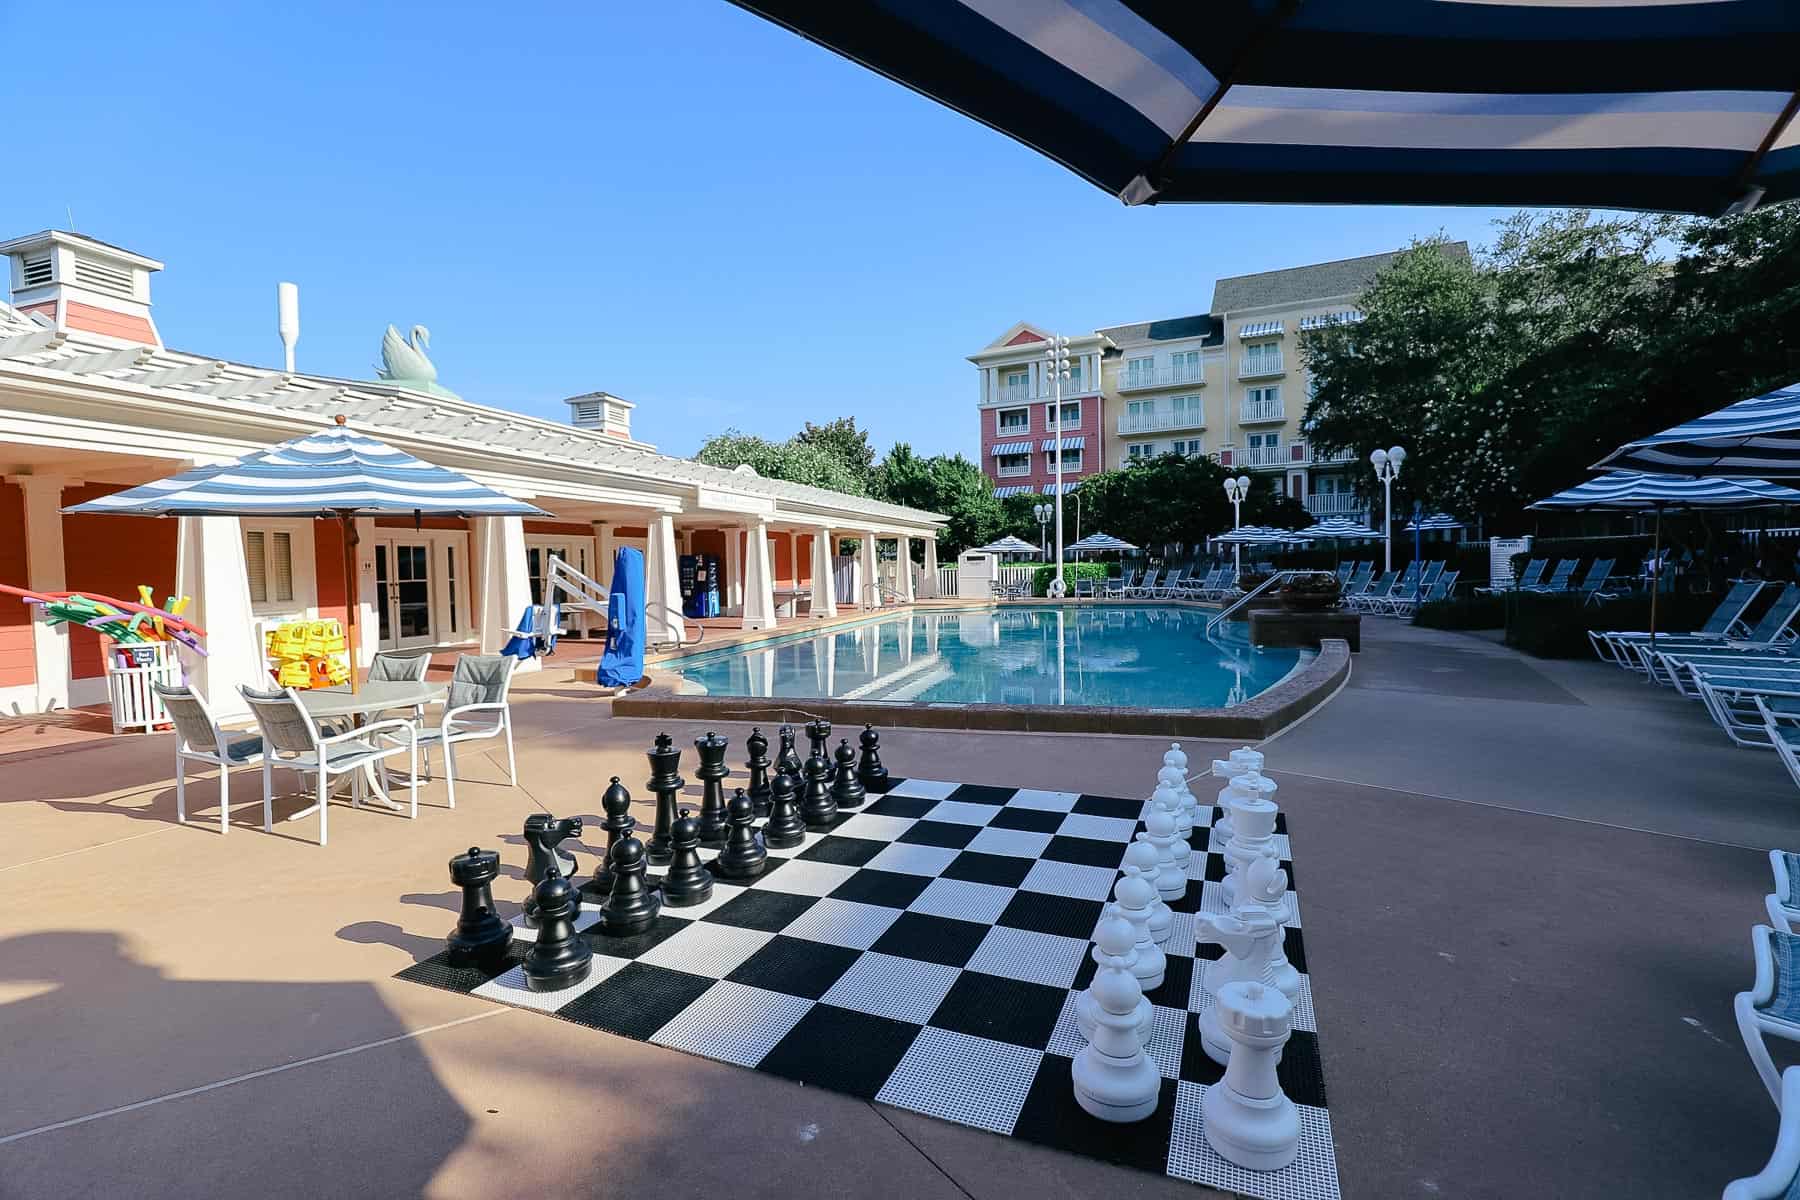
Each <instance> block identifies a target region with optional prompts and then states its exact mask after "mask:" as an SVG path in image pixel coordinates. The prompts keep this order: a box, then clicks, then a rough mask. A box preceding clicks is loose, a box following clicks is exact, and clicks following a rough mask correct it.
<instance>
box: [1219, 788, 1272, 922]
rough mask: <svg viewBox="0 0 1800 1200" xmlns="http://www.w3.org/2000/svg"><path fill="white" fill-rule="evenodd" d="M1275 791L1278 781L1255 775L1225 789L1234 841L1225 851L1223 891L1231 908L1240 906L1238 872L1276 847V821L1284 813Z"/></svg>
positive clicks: (1228, 844) (1229, 843) (1231, 841)
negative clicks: (1266, 848)
mask: <svg viewBox="0 0 1800 1200" xmlns="http://www.w3.org/2000/svg"><path fill="white" fill-rule="evenodd" d="M1275 791H1276V785H1275V781H1274V780H1273V779H1268V778H1266V777H1264V776H1262V775H1259V774H1257V773H1256V772H1255V771H1246V772H1245V773H1244V774H1242V775H1240V776H1238V777H1237V778H1236V779H1233V780H1232V781H1231V783H1230V784H1229V785H1228V786H1227V787H1226V789H1225V810H1226V812H1228V813H1230V814H1231V840H1230V841H1228V842H1226V843H1225V847H1224V854H1225V871H1226V875H1225V882H1224V883H1223V884H1222V885H1221V887H1222V889H1223V891H1224V893H1225V903H1226V904H1228V905H1230V904H1236V903H1237V892H1238V880H1237V875H1238V872H1240V871H1242V870H1243V869H1244V868H1245V867H1246V866H1248V865H1249V864H1250V863H1251V862H1252V861H1253V860H1254V859H1255V858H1256V857H1257V856H1258V855H1260V854H1261V853H1262V852H1263V850H1264V848H1265V847H1270V846H1273V845H1274V844H1275V843H1274V838H1275V818H1276V817H1277V816H1279V815H1280V813H1281V809H1280V808H1278V807H1277V806H1276V804H1275V802H1274V801H1273V800H1271V799H1270V798H1269V797H1271V796H1273V795H1274V794H1275Z"/></svg>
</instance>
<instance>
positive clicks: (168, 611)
mask: <svg viewBox="0 0 1800 1200" xmlns="http://www.w3.org/2000/svg"><path fill="white" fill-rule="evenodd" d="M0 592H4V593H6V594H7V595H10V596H17V597H18V598H19V599H20V600H22V601H24V602H25V603H26V604H48V603H49V602H51V601H53V600H71V599H81V600H89V601H98V602H101V603H104V604H110V605H112V606H113V607H114V608H116V609H119V610H120V611H121V612H138V613H143V614H145V615H146V616H149V617H161V618H162V620H163V624H164V626H165V627H170V628H173V629H175V630H176V631H178V632H183V633H191V634H192V635H194V636H195V637H196V638H204V637H206V636H207V633H206V630H204V629H202V628H200V627H199V626H198V625H196V624H194V623H193V622H192V621H189V620H187V619H186V618H185V617H183V616H182V615H181V612H180V610H181V609H185V608H186V607H187V603H188V597H186V596H183V597H182V598H181V599H180V600H179V601H178V602H177V606H178V607H174V606H172V607H170V608H156V607H154V606H152V605H148V604H134V603H132V602H131V601H129V600H119V599H116V598H114V597H112V596H94V595H89V594H87V593H84V592H38V591H32V590H29V589H27V588H16V587H10V586H8V585H6V584H4V583H0Z"/></svg>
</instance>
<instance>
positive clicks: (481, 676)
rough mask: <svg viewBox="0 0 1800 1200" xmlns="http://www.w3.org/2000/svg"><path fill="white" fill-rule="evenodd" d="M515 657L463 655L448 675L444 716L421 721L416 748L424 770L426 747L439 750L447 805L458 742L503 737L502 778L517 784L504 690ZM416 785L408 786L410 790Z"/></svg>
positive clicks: (451, 795)
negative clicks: (425, 722) (421, 755)
mask: <svg viewBox="0 0 1800 1200" xmlns="http://www.w3.org/2000/svg"><path fill="white" fill-rule="evenodd" d="M517 665H518V660H517V659H515V658H513V657H512V656H511V655H506V654H465V655H463V656H462V657H461V658H459V659H457V660H456V670H455V673H454V674H452V675H451V677H450V693H449V695H448V696H446V697H445V698H444V714H443V716H442V717H441V718H439V721H438V724H437V725H436V727H433V726H431V725H425V726H424V727H422V728H420V729H419V731H418V745H419V749H420V750H422V751H424V753H425V762H426V765H427V767H428V768H429V766H430V763H431V748H432V747H433V746H442V747H443V750H444V788H445V791H446V792H447V793H448V794H449V798H450V807H451V808H455V807H456V751H455V749H454V747H455V746H456V745H457V744H458V743H461V742H475V741H482V740H485V739H487V738H495V737H504V738H505V739H506V781H507V783H508V784H517V783H518V782H519V772H518V763H517V760H516V758H515V757H514V755H513V730H512V705H511V703H510V702H509V701H508V699H507V691H508V690H509V689H510V688H511V687H512V675H513V668H514V667H515V666H517ZM417 790H418V789H417V788H414V791H415V792H416V791H417Z"/></svg>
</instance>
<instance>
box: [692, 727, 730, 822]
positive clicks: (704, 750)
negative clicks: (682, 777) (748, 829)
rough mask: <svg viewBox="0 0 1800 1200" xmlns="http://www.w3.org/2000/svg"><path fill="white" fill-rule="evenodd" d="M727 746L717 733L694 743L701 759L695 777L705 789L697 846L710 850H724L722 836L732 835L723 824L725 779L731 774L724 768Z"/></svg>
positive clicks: (702, 796) (701, 802)
mask: <svg viewBox="0 0 1800 1200" xmlns="http://www.w3.org/2000/svg"><path fill="white" fill-rule="evenodd" d="M730 745H731V743H730V742H728V741H726V740H725V739H724V738H722V737H720V736H719V735H718V734H716V733H708V734H707V735H706V736H705V737H697V738H695V739H694V749H695V750H696V751H698V752H699V755H700V765H699V767H697V768H696V769H695V770H694V774H695V775H698V776H699V777H700V782H701V784H702V785H703V786H704V788H705V790H704V791H703V792H702V793H701V796H700V844H701V845H702V846H705V847H706V848H707V849H709V850H717V849H719V848H720V847H721V846H723V845H724V844H725V835H726V834H727V833H729V832H730V831H731V826H730V824H729V823H728V822H727V821H726V820H725V776H727V775H729V774H731V768H730V767H728V766H726V765H725V751H726V750H727V749H728V748H729V747H730Z"/></svg>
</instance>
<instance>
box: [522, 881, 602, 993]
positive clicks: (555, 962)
mask: <svg viewBox="0 0 1800 1200" xmlns="http://www.w3.org/2000/svg"><path fill="white" fill-rule="evenodd" d="M532 896H533V897H534V898H535V899H536V900H537V907H538V912H539V913H540V914H541V924H539V926H538V935H537V941H535V942H533V943H532V944H531V950H530V952H529V953H527V954H526V955H525V986H526V987H528V988H530V989H531V990H532V991H534V992H560V991H561V990H563V989H564V988H570V987H574V986H575V985H576V984H578V983H580V982H581V981H582V980H584V979H586V978H587V977H588V972H589V971H591V970H592V969H593V966H594V948H593V947H592V946H590V945H588V940H587V939H586V938H584V937H582V936H581V935H580V934H579V933H576V932H575V910H576V909H577V908H579V907H580V905H581V899H580V893H578V892H577V891H576V890H575V889H574V888H572V887H570V886H569V881H568V880H567V879H564V878H563V877H562V872H561V871H558V870H557V869H556V867H555V866H554V865H552V866H551V867H550V871H549V873H548V874H546V875H545V876H544V881H543V882H542V883H540V884H538V885H537V888H536V890H534V891H533V892H532Z"/></svg>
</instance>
